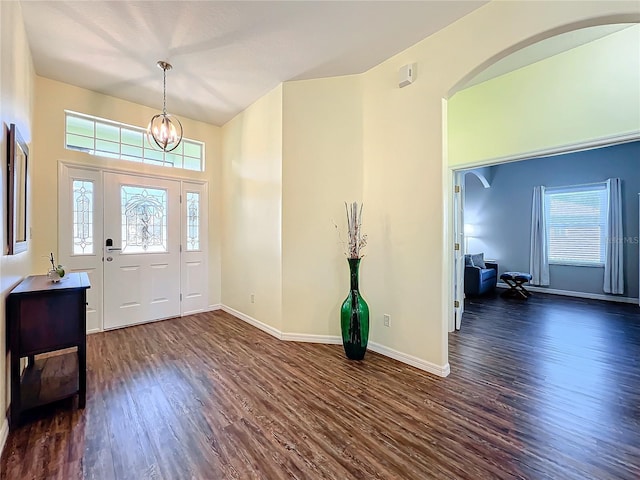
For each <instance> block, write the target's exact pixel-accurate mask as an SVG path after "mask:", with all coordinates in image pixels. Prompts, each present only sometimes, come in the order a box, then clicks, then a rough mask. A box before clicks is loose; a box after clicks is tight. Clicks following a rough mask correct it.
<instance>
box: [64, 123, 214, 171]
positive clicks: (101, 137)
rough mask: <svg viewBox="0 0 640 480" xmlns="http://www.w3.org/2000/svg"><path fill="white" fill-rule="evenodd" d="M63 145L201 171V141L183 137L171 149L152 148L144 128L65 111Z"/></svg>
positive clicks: (202, 154) (100, 154)
mask: <svg viewBox="0 0 640 480" xmlns="http://www.w3.org/2000/svg"><path fill="white" fill-rule="evenodd" d="M65 114H66V122H65V124H66V135H65V142H66V147H67V148H68V149H69V150H79V151H81V152H85V153H89V154H91V155H97V156H101V157H107V158H118V159H121V160H128V161H130V162H138V163H148V164H151V165H160V166H164V167H175V168H183V169H185V170H195V171H198V172H202V171H204V161H203V160H204V143H202V142H198V141H196V140H189V139H187V138H184V139H183V140H182V142H180V145H179V146H178V147H177V148H176V149H174V150H173V151H172V152H163V151H160V150H158V149H156V148H151V147H150V146H149V145H148V143H147V142H145V141H144V137H145V134H146V130H145V129H144V128H140V127H135V126H132V125H126V124H123V123H118V122H114V121H112V120H107V119H104V118H99V117H93V116H91V115H85V114H82V113H77V112H71V111H65Z"/></svg>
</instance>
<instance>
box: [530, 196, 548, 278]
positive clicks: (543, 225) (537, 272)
mask: <svg viewBox="0 0 640 480" xmlns="http://www.w3.org/2000/svg"><path fill="white" fill-rule="evenodd" d="M544 190H545V189H544V187H543V186H539V187H534V188H533V204H532V205H531V257H530V259H529V271H530V272H531V277H532V278H531V284H532V285H541V286H547V285H549V252H548V251H547V222H546V220H545V208H544Z"/></svg>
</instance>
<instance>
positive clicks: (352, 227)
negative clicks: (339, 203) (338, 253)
mask: <svg viewBox="0 0 640 480" xmlns="http://www.w3.org/2000/svg"><path fill="white" fill-rule="evenodd" d="M344 208H345V210H346V212H347V235H348V241H347V242H344V241H342V237H341V236H340V230H339V229H338V225H336V226H335V227H336V230H338V236H340V240H341V243H342V244H343V245H344V246H345V255H346V256H347V258H362V257H363V256H364V254H361V250H362V249H363V248H364V247H366V246H367V236H366V235H363V234H362V204H361V205H360V208H358V202H353V203H351V204H347V202H345V203H344Z"/></svg>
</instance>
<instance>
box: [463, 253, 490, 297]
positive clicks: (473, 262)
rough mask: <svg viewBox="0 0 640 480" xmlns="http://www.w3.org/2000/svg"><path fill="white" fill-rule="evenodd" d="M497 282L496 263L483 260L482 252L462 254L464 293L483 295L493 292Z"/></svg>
mask: <svg viewBox="0 0 640 480" xmlns="http://www.w3.org/2000/svg"><path fill="white" fill-rule="evenodd" d="M496 283H498V264H497V263H493V262H485V261H484V254H483V253H478V254H473V255H472V254H467V255H465V256H464V293H465V294H466V295H483V294H485V293H489V292H493V291H494V290H495V288H496Z"/></svg>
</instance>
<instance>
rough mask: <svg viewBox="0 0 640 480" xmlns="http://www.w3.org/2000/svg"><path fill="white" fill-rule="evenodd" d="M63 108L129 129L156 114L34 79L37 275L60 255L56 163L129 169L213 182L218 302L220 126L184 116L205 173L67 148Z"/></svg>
mask: <svg viewBox="0 0 640 480" xmlns="http://www.w3.org/2000/svg"><path fill="white" fill-rule="evenodd" d="M65 110H72V111H75V112H79V113H85V114H88V115H95V116H97V117H102V118H107V119H110V120H114V121H117V122H122V123H126V124H129V125H137V126H145V125H146V124H147V123H148V122H149V119H150V118H151V117H152V116H153V115H155V114H156V113H157V111H156V110H154V109H152V108H149V107H145V106H143V105H138V104H135V103H132V102H127V101H125V100H121V99H119V98H115V97H109V96H107V95H102V94H100V93H96V92H92V91H90V90H85V89H83V88H79V87H74V86H72V85H68V84H65V83H61V82H56V81H54V80H50V79H47V78H44V77H36V109H35V123H34V126H35V129H34V130H35V132H36V134H35V136H34V145H35V149H36V151H37V152H40V154H39V155H38V156H37V158H35V160H34V162H33V163H32V185H33V191H34V192H36V193H35V194H34V210H33V222H32V226H33V242H32V244H33V252H34V254H33V257H32V258H33V265H32V266H31V271H32V272H33V273H45V272H46V270H47V268H48V264H47V260H46V256H47V255H48V254H49V252H54V253H56V252H57V250H58V248H57V247H58V245H57V239H58V236H57V232H58V205H57V191H58V190H57V188H58V164H59V162H60V161H65V162H73V163H75V164H79V165H90V166H100V167H103V168H108V169H127V170H130V171H133V172H141V173H146V174H150V175H158V176H165V177H166V176H171V177H175V178H183V179H193V180H200V181H208V182H209V219H208V226H209V259H210V260H209V264H210V266H209V282H210V286H209V287H210V288H209V302H210V304H218V303H220V283H221V282H220V217H221V194H220V192H221V180H220V167H221V163H220V144H221V140H220V138H221V132H220V128H219V127H216V126H213V125H210V124H207V123H203V122H198V121H194V120H190V119H188V118H183V117H181V118H180V121H181V122H182V125H183V127H184V132H185V136H186V137H188V138H190V139H193V140H199V141H203V142H205V143H206V149H205V153H206V165H205V172H204V173H202V172H192V171H187V170H181V169H172V168H166V167H159V166H153V165H146V164H138V163H132V162H127V161H124V160H113V159H107V158H102V157H99V156H94V155H89V154H87V153H84V152H79V151H73V150H67V149H66V148H65V147H64V132H65V115H64V111H65Z"/></svg>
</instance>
